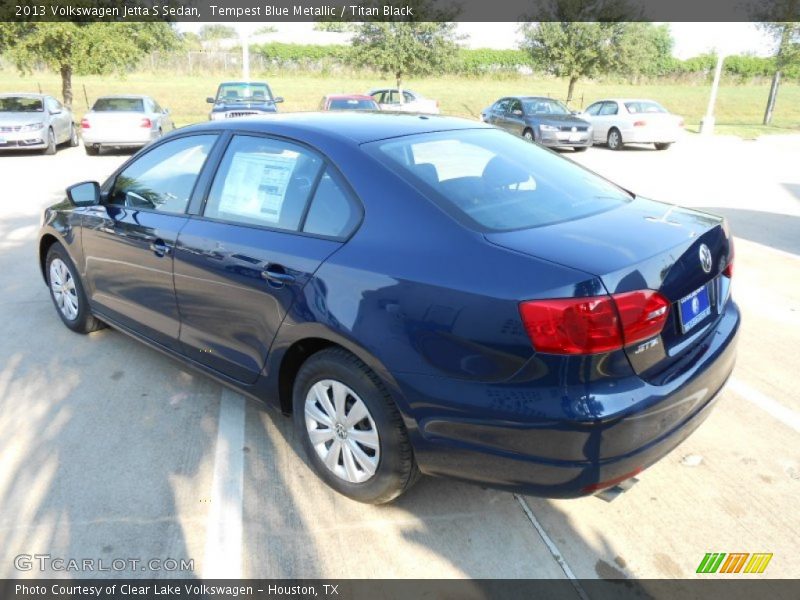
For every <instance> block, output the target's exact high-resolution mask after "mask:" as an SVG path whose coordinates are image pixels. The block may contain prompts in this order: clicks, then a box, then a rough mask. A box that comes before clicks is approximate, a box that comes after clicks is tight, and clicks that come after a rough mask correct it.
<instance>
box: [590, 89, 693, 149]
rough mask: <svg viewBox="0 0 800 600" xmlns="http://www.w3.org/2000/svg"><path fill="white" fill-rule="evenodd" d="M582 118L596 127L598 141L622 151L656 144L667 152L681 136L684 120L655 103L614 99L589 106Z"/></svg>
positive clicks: (595, 139) (653, 101) (595, 133)
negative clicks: (627, 148) (636, 146)
mask: <svg viewBox="0 0 800 600" xmlns="http://www.w3.org/2000/svg"><path fill="white" fill-rule="evenodd" d="M581 117H583V118H584V119H586V120H587V121H589V122H590V123H591V124H592V127H593V128H594V141H595V143H598V144H607V145H608V147H609V148H610V149H612V150H622V148H623V147H624V146H625V144H655V147H656V150H666V149H667V148H669V147H670V146H671V145H672V144H673V143H675V142H676V141H677V140H678V138H679V137H680V135H681V133H682V131H683V125H684V122H683V118H681V117H679V116H677V115H673V114H671V113H670V112H669V111H668V110H667V109H666V108H664V107H663V106H661V105H660V104H659V103H658V102H656V101H655V100H641V99H635V98H610V99H606V100H598V101H597V102H595V103H593V104H591V105H589V106H588V107H587V108H586V110H585V111H584V112H583V113H582V114H581Z"/></svg>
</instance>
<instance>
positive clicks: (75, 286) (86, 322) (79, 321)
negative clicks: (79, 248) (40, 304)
mask: <svg viewBox="0 0 800 600" xmlns="http://www.w3.org/2000/svg"><path fill="white" fill-rule="evenodd" d="M45 265H46V266H47V285H48V286H49V287H50V297H51V298H52V300H53V304H54V305H55V307H56V311H57V312H58V316H59V317H61V320H62V321H63V322H64V325H66V326H67V327H69V328H70V329H72V331H76V332H78V333H89V332H91V331H96V330H97V329H102V328H103V323H102V322H101V321H99V320H97V319H96V318H95V317H94V316H93V315H92V313H91V311H90V310H89V301H88V300H87V299H86V293H85V292H84V290H83V284H82V283H81V280H80V277H79V276H78V274H77V269H76V268H75V265H74V264H73V262H72V260H71V259H70V257H69V255H68V254H67V251H66V250H65V249H64V246H62V245H61V244H59V243H58V242H56V243H55V244H53V245H52V246H50V250H48V252H47V260H46V262H45Z"/></svg>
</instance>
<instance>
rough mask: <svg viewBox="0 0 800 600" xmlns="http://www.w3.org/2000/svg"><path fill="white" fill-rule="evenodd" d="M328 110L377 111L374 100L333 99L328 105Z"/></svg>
mask: <svg viewBox="0 0 800 600" xmlns="http://www.w3.org/2000/svg"><path fill="white" fill-rule="evenodd" d="M328 108H329V109H330V110H377V109H378V105H377V104H376V103H375V101H374V100H366V99H360V98H333V99H332V100H331V101H330V103H329V104H328Z"/></svg>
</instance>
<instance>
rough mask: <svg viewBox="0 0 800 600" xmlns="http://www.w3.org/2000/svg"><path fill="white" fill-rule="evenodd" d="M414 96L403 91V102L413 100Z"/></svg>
mask: <svg viewBox="0 0 800 600" xmlns="http://www.w3.org/2000/svg"><path fill="white" fill-rule="evenodd" d="M415 100H416V98H415V97H414V96H412V95H411V94H410V93H408V92H403V102H414V101H415Z"/></svg>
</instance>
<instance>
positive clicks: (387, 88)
mask: <svg viewBox="0 0 800 600" xmlns="http://www.w3.org/2000/svg"><path fill="white" fill-rule="evenodd" d="M396 91H397V88H396V87H394V88H391V87H386V88H375V89H374V90H370V91H368V92H367V94H369V95H370V96H371V95H372V94H377V93H378V92H396ZM403 91H404V92H408V93H409V94H414V95H415V96H419V95H420V94H418V93H417V92H415V91H414V90H410V89H408V88H403Z"/></svg>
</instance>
